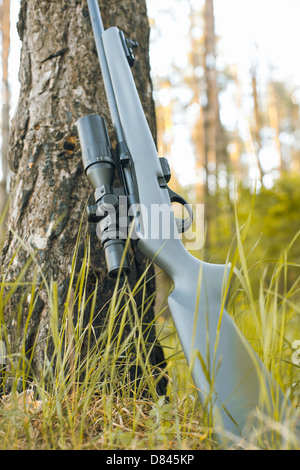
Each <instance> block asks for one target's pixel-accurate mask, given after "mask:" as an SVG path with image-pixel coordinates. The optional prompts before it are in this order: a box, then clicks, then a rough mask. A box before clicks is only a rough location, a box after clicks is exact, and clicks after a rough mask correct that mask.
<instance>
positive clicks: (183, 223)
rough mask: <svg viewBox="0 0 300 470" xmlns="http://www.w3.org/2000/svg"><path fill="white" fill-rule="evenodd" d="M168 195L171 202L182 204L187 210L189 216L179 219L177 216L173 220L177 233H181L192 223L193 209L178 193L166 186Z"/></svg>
mask: <svg viewBox="0 0 300 470" xmlns="http://www.w3.org/2000/svg"><path fill="white" fill-rule="evenodd" d="M167 189H168V192H169V196H170V201H171V203H172V202H177V203H178V204H181V205H182V206H185V208H186V210H187V211H188V214H189V217H186V218H185V219H180V218H179V217H175V222H176V225H177V229H178V232H179V233H183V232H185V231H186V230H188V229H189V228H190V226H191V225H192V223H193V210H192V207H191V205H190V204H189V203H188V202H187V201H186V200H185V199H184V198H183V197H182V196H180V195H179V194H177V193H175V191H172V189H170V188H169V187H167Z"/></svg>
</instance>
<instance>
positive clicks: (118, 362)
mask: <svg viewBox="0 0 300 470" xmlns="http://www.w3.org/2000/svg"><path fill="white" fill-rule="evenodd" d="M246 233H247V224H246V226H245V227H243V228H242V229H241V228H240V227H239V226H238V224H237V230H236V238H235V241H234V243H233V246H235V249H232V252H231V253H230V254H229V255H228V258H229V260H230V261H231V263H232V269H231V290H230V296H229V301H228V306H227V310H228V311H229V313H230V314H231V315H232V316H233V318H234V319H235V321H236V323H237V324H238V326H239V328H240V329H241V330H242V332H243V333H244V335H245V336H246V337H247V339H248V340H249V342H250V343H251V345H252V346H253V348H254V349H255V350H256V351H257V352H258V354H259V355H260V357H261V358H262V359H263V360H264V362H265V364H266V365H267V367H268V369H269V370H271V372H272V374H273V375H274V376H275V378H276V379H277V381H278V382H279V383H280V384H281V386H282V388H283V389H284V391H285V392H286V393H287V394H289V396H290V399H291V401H292V405H291V417H290V419H288V420H286V421H285V422H282V423H278V422H277V421H276V420H275V419H272V417H263V419H262V422H261V425H260V426H259V427H258V428H257V429H255V430H253V431H251V432H250V433H249V435H248V436H247V439H244V440H241V439H237V440H236V442H235V443H234V444H231V445H230V447H229V448H245V449H256V448H259V449H298V448H299V447H300V446H299V441H298V440H297V437H296V431H295V426H296V419H298V420H299V414H297V412H296V406H297V403H298V401H299V388H300V387H299V384H300V381H299V365H296V364H294V363H293V362H292V352H293V349H292V344H293V341H294V340H297V339H300V329H299V324H300V322H299V315H300V307H299V298H300V276H298V277H297V279H296V280H295V281H294V282H293V283H292V284H291V285H290V284H289V283H288V271H289V269H291V268H293V269H298V268H299V266H295V265H293V263H291V262H289V260H288V254H289V249H290V246H292V243H296V242H297V240H298V236H295V238H294V240H293V241H292V242H291V245H290V246H289V247H287V248H286V249H285V250H284V251H283V253H282V256H281V258H280V259H279V260H277V261H275V260H271V261H270V260H264V261H259V262H257V263H256V264H255V265H251V266H249V265H248V263H249V259H248V258H249V254H246V253H245V252H244V249H243V240H244V237H245V236H246ZM20 249H24V245H23V243H22V241H21V240H20ZM77 249H78V246H76V248H75V252H74V258H73V264H72V272H71V281H70V285H69V290H68V294H67V299H66V302H65V304H64V307H63V311H61V308H60V307H59V302H58V286H57V284H56V282H54V281H51V280H50V281H48V280H47V279H46V278H45V277H43V283H42V286H40V285H38V283H37V275H36V276H35V277H34V278H33V281H32V282H31V283H29V284H28V285H27V288H28V292H30V295H31V296H30V302H29V307H28V316H27V320H26V323H25V327H24V330H25V331H24V333H23V334H24V338H25V336H26V329H27V327H28V325H29V321H30V318H31V316H32V313H33V309H34V305H35V301H36V298H37V294H38V292H39V289H40V288H43V289H45V290H46V292H47V296H48V306H49V326H50V328H49V337H48V341H49V342H50V341H52V342H53V344H54V352H53V356H52V357H50V358H49V359H48V360H45V361H44V366H43V370H42V371H40V373H39V374H38V375H36V376H32V375H31V376H30V378H29V376H28V371H29V370H30V367H29V366H30V362H31V360H32V358H33V357H34V352H35V351H34V348H35V346H33V348H32V351H31V354H30V355H28V354H27V355H26V356H25V340H24V342H23V344H22V347H21V348H20V351H18V353H16V352H14V351H12V350H11V349H10V347H9V338H8V335H7V328H6V324H5V317H4V311H5V307H6V305H7V303H8V302H9V300H10V298H11V297H12V296H13V295H14V293H15V292H16V291H17V289H18V287H19V286H20V285H21V284H22V285H23V284H24V282H25V281H24V279H25V274H26V270H27V269H28V267H29V263H35V259H34V256H32V257H31V259H30V261H29V262H28V265H26V266H25V267H24V268H23V270H22V272H21V273H20V275H19V277H18V279H16V281H15V282H14V283H7V282H6V279H5V274H4V275H3V278H2V282H1V286H0V334H1V338H2V339H3V340H4V341H5V343H6V346H7V354H8V362H9V364H10V367H9V370H8V371H7V373H6V375H5V377H4V381H6V383H7V384H8V383H9V384H10V386H11V392H10V393H7V394H6V395H5V396H4V397H3V398H2V403H1V407H0V449H1V450H4V449H79V450H83V449H98V450H104V449H110V450H113V449H115V450H118V449H133V450H140V449H152V450H154V449H164V450H179V449H187V450H198V449H217V448H218V443H217V442H216V441H215V439H214V435H213V429H211V428H210V427H208V426H207V425H206V424H205V423H206V421H205V410H203V409H202V407H201V405H200V404H199V402H198V400H197V393H196V391H195V387H194V386H193V384H192V381H191V378H190V373H189V367H188V365H187V364H186V361H185V358H184V356H183V354H182V352H181V349H180V345H179V343H178V339H177V336H176V332H175V330H174V327H173V323H172V320H171V318H170V317H169V316H166V315H165V312H164V310H163V309H162V311H161V312H158V313H157V318H156V319H155V323H156V328H157V332H158V336H159V341H160V343H161V344H162V345H163V347H164V352H165V356H166V358H167V368H166V370H163V371H162V370H157V371H156V374H153V368H152V366H151V364H150V362H149V352H150V350H149V345H147V344H146V342H145V340H144V337H143V335H142V334H141V331H142V329H143V328H144V325H143V316H144V314H145V313H146V310H147V308H149V306H150V305H151V303H153V302H154V299H155V296H154V295H152V296H151V298H150V299H148V300H149V302H145V304H144V307H143V308H142V311H139V310H138V309H137V307H136V303H135V300H134V298H135V294H136V293H137V292H142V293H143V295H144V296H145V295H146V294H145V292H146V289H145V282H146V272H145V273H144V274H143V275H142V276H141V278H140V279H139V280H138V282H137V283H136V285H135V286H134V287H130V286H129V284H128V282H127V281H125V283H123V282H121V281H120V279H117V281H116V285H115V290H114V293H113V296H112V298H111V301H110V303H109V305H107V319H106V320H107V321H106V325H107V326H106V328H105V329H104V330H103V331H102V333H101V334H100V336H99V337H98V338H97V341H96V343H95V344H94V345H93V346H91V347H90V348H88V354H87V355H86V356H84V357H82V356H81V354H80V352H81V349H82V345H83V341H84V340H85V341H86V339H87V341H88V343H89V342H90V343H91V344H92V342H91V339H92V338H94V335H95V332H94V330H93V326H92V319H93V318H94V317H95V316H96V315H97V314H98V312H97V311H96V309H95V305H96V302H95V301H96V296H97V292H98V286H97V285H96V287H95V290H94V292H93V293H92V295H90V296H89V297H87V290H86V284H87V276H88V272H89V267H90V251H89V243H88V240H87V242H86V250H85V255H84V257H83V260H82V263H81V269H80V273H79V276H78V278H77V280H75V264H76V260H77ZM253 250H254V252H255V247H253ZM12 261H13V260H12ZM37 273H40V268H39V266H38V265H37V264H36V274H37ZM40 274H41V273H40ZM257 276H259V277H260V289H259V292H258V293H257V292H255V289H254V288H253V285H254V284H255V285H256V282H257ZM254 281H255V282H254ZM154 294H155V293H154ZM145 300H146V299H145ZM88 303H89V305H91V308H90V322H89V323H88V325H87V326H86V327H83V324H84V322H83V317H84V313H85V309H86V306H87V304H88ZM21 311H22V305H21V304H20V306H19V312H16V318H17V319H18V318H20V313H21ZM116 325H118V328H119V331H117V330H116ZM125 326H129V331H130V333H129V335H127V337H126V338H125V339H124V338H122V332H123V331H124V328H125ZM16 328H20V324H19V320H17V322H16ZM20 331H21V330H20ZM46 346H47V345H46ZM46 346H45V347H46ZM133 346H134V350H135V351H136V355H135V359H134V361H135V364H136V365H138V366H139V367H140V370H142V380H132V381H130V380H129V378H128V377H129V367H130V365H132V350H133ZM163 373H164V374H167V375H168V380H169V385H168V400H166V399H165V397H159V396H158V395H157V393H156V389H155V386H156V381H157V380H158V378H159V375H160V374H163ZM29 379H30V380H29ZM28 380H29V383H28ZM145 386H146V387H147V389H148V390H149V394H148V396H147V397H146V398H145V397H143V394H142V391H143V387H145ZM270 431H272V432H273V434H274V433H275V435H276V439H273V440H272V441H271V442H270V440H269V439H267V438H266V435H268V434H269V432H270Z"/></svg>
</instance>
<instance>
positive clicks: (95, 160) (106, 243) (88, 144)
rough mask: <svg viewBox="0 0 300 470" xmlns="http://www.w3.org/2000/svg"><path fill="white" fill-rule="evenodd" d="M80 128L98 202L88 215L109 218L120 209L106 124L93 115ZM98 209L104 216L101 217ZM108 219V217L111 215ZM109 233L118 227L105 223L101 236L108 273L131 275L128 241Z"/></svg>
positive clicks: (85, 161) (92, 218)
mask: <svg viewBox="0 0 300 470" xmlns="http://www.w3.org/2000/svg"><path fill="white" fill-rule="evenodd" d="M77 129H78V135H79V140H80V146H81V151H82V162H83V165H84V171H85V173H86V176H87V178H88V180H89V182H90V184H91V185H92V187H93V189H94V191H95V192H94V196H95V202H96V204H95V205H94V206H92V207H91V208H89V210H88V218H89V221H91V222H98V221H99V220H101V219H103V218H104V217H107V215H108V214H109V212H110V211H111V210H114V211H118V198H117V197H116V195H115V194H114V191H113V189H112V185H113V179H114V171H115V163H114V159H113V156H112V150H111V145H110V141H109V136H108V132H107V127H106V124H105V120H104V119H103V117H102V116H99V115H98V114H90V115H88V116H84V117H82V118H80V119H79V120H78V122H77ZM97 209H100V211H98V210H97ZM97 212H99V213H101V214H102V215H101V216H99V215H98V214H97ZM107 219H108V220H109V217H107ZM110 233H116V230H114V231H113V230H111V227H110V224H108V225H107V226H105V224H104V228H103V230H102V231H101V234H100V238H101V242H102V246H103V248H104V253H105V260H106V265H107V270H108V274H109V276H110V277H113V278H115V277H117V275H118V273H119V271H120V270H121V272H120V274H121V275H124V274H128V273H129V271H130V264H129V261H128V257H127V254H126V253H124V249H125V240H123V239H120V238H118V236H115V237H114V238H110V237H109V235H110Z"/></svg>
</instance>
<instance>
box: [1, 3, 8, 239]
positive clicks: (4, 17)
mask: <svg viewBox="0 0 300 470" xmlns="http://www.w3.org/2000/svg"><path fill="white" fill-rule="evenodd" d="M0 17H1V36H2V51H1V52H2V90H1V91H2V122H1V128H2V129H1V137H2V144H1V180H0V217H1V225H0V243H1V244H2V242H3V238H4V235H5V224H4V221H5V214H4V211H5V209H6V204H7V196H8V195H7V152H8V141H9V106H10V90H9V83H8V55H9V48H10V0H3V1H2V4H1V9H0Z"/></svg>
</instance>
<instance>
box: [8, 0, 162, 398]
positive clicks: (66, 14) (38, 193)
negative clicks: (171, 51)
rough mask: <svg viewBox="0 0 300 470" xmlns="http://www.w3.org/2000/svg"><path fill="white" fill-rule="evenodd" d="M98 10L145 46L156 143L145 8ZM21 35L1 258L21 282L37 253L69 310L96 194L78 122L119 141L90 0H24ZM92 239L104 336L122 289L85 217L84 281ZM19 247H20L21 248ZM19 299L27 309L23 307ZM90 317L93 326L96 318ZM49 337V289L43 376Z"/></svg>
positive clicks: (42, 305)
mask: <svg viewBox="0 0 300 470" xmlns="http://www.w3.org/2000/svg"><path fill="white" fill-rule="evenodd" d="M100 8H101V13H102V17H103V22H104V26H105V28H108V27H110V26H117V27H119V28H120V29H122V30H123V31H124V33H125V35H126V36H127V37H128V36H129V37H132V38H134V39H135V40H137V41H138V42H139V48H138V51H137V52H136V54H135V55H136V57H137V60H136V64H135V66H134V69H133V73H134V75H135V79H136V83H137V87H138V91H139V93H140V98H141V101H142V104H143V106H144V110H145V113H146V116H147V119H148V122H149V125H150V127H151V130H152V132H153V135H154V137H155V133H156V127H155V112H154V104H153V100H152V85H151V81H150V75H149V57H148V41H149V26H148V20H147V11H146V5H145V1H144V0H122V1H120V0H110V1H109V2H104V1H102V2H100ZM18 31H19V35H20V38H21V40H22V52H21V65H20V72H19V78H20V82H21V91H20V98H19V104H18V109H17V111H16V114H15V117H14V119H13V122H12V129H11V136H10V151H9V165H10V168H11V170H12V171H13V178H12V186H11V204H10V212H9V222H8V225H9V234H8V236H7V239H6V242H5V246H4V249H3V253H2V266H3V272H4V273H5V279H6V280H7V281H14V280H16V279H17V277H18V275H19V273H20V272H21V270H22V269H23V268H24V266H25V264H26V262H27V260H28V259H30V255H29V252H32V253H34V256H35V261H36V263H37V265H38V266H39V268H38V270H37V278H36V279H37V282H38V283H40V284H41V283H42V277H41V275H40V269H42V271H43V273H44V275H45V276H46V279H47V281H49V282H50V279H53V280H54V281H55V282H56V283H57V286H58V299H59V305H60V307H61V309H63V307H64V302H65V300H66V294H67V290H68V287H69V282H70V272H71V263H72V258H73V254H74V248H75V244H76V239H77V236H78V231H79V226H80V221H81V217H82V215H83V213H84V212H85V205H86V203H87V199H88V196H89V194H91V193H92V189H91V187H90V186H89V183H88V181H87V178H86V177H85V175H84V172H83V165H82V161H81V151H80V145H79V140H78V134H77V127H76V122H77V120H78V119H79V118H80V117H82V116H84V115H86V114H90V113H97V114H101V115H102V116H103V117H105V119H106V122H107V124H108V127H109V134H110V137H111V140H112V143H114V142H113V140H114V134H113V131H112V126H111V123H110V114H109V110H108V106H107V102H106V97H105V93H104V87H103V84H102V81H101V73H100V69H99V63H98V58H97V53H96V49H95V45H94V39H93V36H92V31H91V25H90V19H89V14H88V8H87V3H86V1H85V0H55V1H51V2H49V1H45V0H40V1H38V2H37V1H36V0H21V10H20V16H19V22H18ZM86 232H89V236H90V246H91V267H90V272H89V277H88V294H91V293H92V292H93V289H94V288H95V279H96V278H97V280H98V283H99V288H98V294H97V304H96V309H95V311H96V312H97V313H98V315H97V318H95V319H94V324H93V326H94V331H98V330H99V328H97V327H99V326H101V325H103V322H104V319H105V315H106V310H107V309H106V306H107V304H108V303H109V300H110V299H111V296H112V293H113V289H114V282H113V281H111V280H110V279H109V278H108V277H107V274H106V268H105V262H104V256H103V251H102V248H101V243H100V241H99V239H98V238H97V236H96V230H95V226H94V225H92V224H90V225H88V223H87V219H86V216H85V215H84V218H83V233H82V237H81V241H80V246H79V251H78V254H79V259H78V262H77V266H78V268H77V271H76V272H77V274H78V270H79V269H80V259H82V257H83V254H84V246H85V240H86ZM20 240H22V244H21V247H20V249H19V250H18V248H19V245H20ZM13 257H14V258H13ZM12 259H13V262H12V263H11V260H12ZM35 268H36V265H35V263H31V265H30V267H29V268H28V270H27V273H26V276H25V278H24V279H23V281H24V280H26V281H27V282H30V281H31V280H33V278H34V273H35ZM144 268H145V260H144V259H143V258H142V257H141V256H140V255H138V254H135V257H134V263H133V268H132V272H131V275H130V282H131V285H134V284H135V282H136V281H137V279H138V278H139V277H140V275H141V273H142V272H143V271H144ZM151 274H152V271H151V272H150V275H151ZM30 288H31V287H30V283H29V287H27V288H26V286H25V287H23V288H22V290H21V289H20V288H19V289H18V290H17V291H16V293H15V294H14V295H13V296H12V297H11V299H10V302H9V303H8V305H7V306H6V309H5V313H4V318H5V324H6V329H7V334H8V336H7V337H8V339H9V343H10V348H11V349H12V351H13V352H20V348H21V344H22V343H23V337H24V331H25V324H26V320H27V318H26V315H27V312H28V308H26V306H28V302H29V300H30V296H28V293H29V292H30ZM154 290H155V282H154V281H153V280H152V281H149V282H148V283H147V293H148V295H151V294H152V293H153V292H154ZM135 301H136V303H137V306H139V304H140V303H141V301H142V294H140V295H137V296H136V299H135ZM20 302H23V303H22V306H21V307H20V305H21V304H20ZM17 315H19V316H18V317H17ZM85 318H86V320H85V322H87V321H88V320H89V313H88V311H87V312H86V315H85ZM153 318H154V314H153V310H152V308H150V309H149V310H148V312H147V314H146V315H145V317H144V319H143V322H144V323H151V322H152V321H153ZM84 326H85V325H83V328H84ZM149 332H150V333H149ZM49 333H50V330H49V301H48V298H47V293H46V290H45V289H44V288H43V286H42V288H41V290H40V292H39V293H38V297H37V301H36V304H35V308H34V311H33V315H32V317H31V319H30V321H29V326H26V331H25V334H26V342H25V345H26V347H25V354H27V353H28V354H30V351H31V348H32V346H33V344H35V353H34V357H33V360H32V368H33V370H34V371H35V372H36V373H37V372H38V371H39V370H40V369H41V368H42V365H43V361H44V349H45V344H46V340H47V336H48V334H49ZM147 333H148V336H147V341H148V342H149V343H152V344H153V342H155V331H154V327H152V328H150V329H149V330H148V332H147ZM150 362H151V363H152V364H153V365H158V366H159V367H164V357H163V353H162V349H161V347H160V345H159V344H157V345H156V346H155V347H154V348H153V350H152V352H151V356H150ZM158 392H159V393H161V394H165V393H166V381H165V379H163V380H161V381H160V382H159V385H158Z"/></svg>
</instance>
